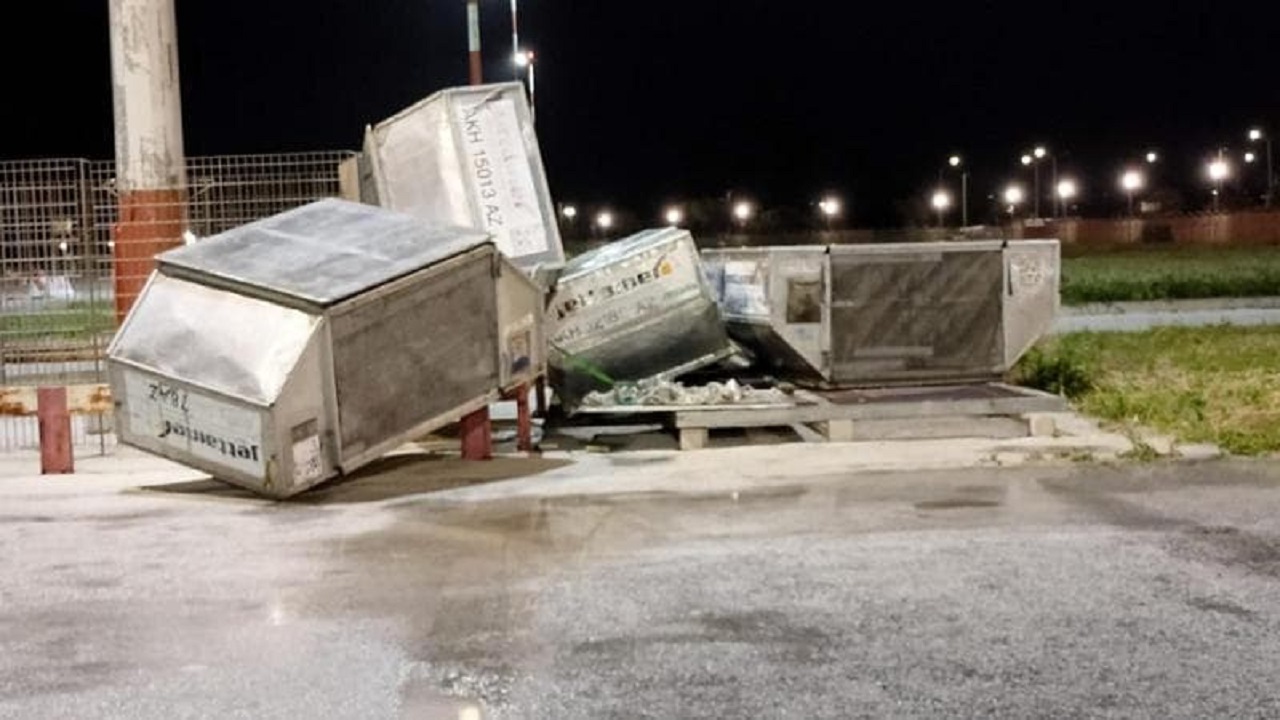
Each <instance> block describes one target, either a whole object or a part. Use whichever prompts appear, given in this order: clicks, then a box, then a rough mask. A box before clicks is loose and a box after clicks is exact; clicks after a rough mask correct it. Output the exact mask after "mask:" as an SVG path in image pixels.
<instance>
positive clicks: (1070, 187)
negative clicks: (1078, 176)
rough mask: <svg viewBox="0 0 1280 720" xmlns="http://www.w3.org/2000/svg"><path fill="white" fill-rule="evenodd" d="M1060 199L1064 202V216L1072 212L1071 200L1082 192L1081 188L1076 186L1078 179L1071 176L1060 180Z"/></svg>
mask: <svg viewBox="0 0 1280 720" xmlns="http://www.w3.org/2000/svg"><path fill="white" fill-rule="evenodd" d="M1057 190H1058V200H1059V201H1061V203H1062V214H1063V215H1064V216H1066V215H1069V214H1070V209H1071V208H1070V205H1071V201H1072V200H1074V199H1075V198H1076V196H1077V195H1079V194H1080V188H1079V187H1077V186H1076V181H1075V180H1072V179H1071V178H1063V179H1062V180H1061V181H1059V182H1058V188H1057Z"/></svg>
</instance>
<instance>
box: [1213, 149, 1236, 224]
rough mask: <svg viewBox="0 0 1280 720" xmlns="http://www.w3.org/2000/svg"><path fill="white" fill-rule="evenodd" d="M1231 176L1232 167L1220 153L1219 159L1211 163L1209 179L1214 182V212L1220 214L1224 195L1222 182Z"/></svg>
mask: <svg viewBox="0 0 1280 720" xmlns="http://www.w3.org/2000/svg"><path fill="white" fill-rule="evenodd" d="M1230 175H1231V166H1230V165H1228V164H1227V161H1226V160H1224V159H1223V158H1222V152H1221V151H1219V152H1218V159H1217V160H1214V161H1213V162H1211V163H1209V179H1210V180H1212V181H1213V211H1214V212H1218V207H1219V203H1220V202H1221V200H1220V196H1221V195H1222V181H1223V180H1226V179H1227V178H1228V177H1230Z"/></svg>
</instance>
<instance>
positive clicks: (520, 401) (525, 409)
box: [516, 385, 533, 452]
mask: <svg viewBox="0 0 1280 720" xmlns="http://www.w3.org/2000/svg"><path fill="white" fill-rule="evenodd" d="M516 449H517V450H519V451H520V452H533V416H532V414H530V412H529V386H528V385H521V386H520V387H519V388H517V389H516Z"/></svg>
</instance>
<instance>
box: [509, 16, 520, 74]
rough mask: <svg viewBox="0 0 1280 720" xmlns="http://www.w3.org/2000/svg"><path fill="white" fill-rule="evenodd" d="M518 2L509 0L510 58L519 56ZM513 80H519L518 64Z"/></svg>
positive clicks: (517, 64)
mask: <svg viewBox="0 0 1280 720" xmlns="http://www.w3.org/2000/svg"><path fill="white" fill-rule="evenodd" d="M517 2H518V0H511V57H512V58H516V57H519V56H520V11H519V9H517V7H516V5H517ZM515 79H516V80H519V79H520V68H519V62H517V63H516V71H515Z"/></svg>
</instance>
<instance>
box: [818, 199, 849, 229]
mask: <svg viewBox="0 0 1280 720" xmlns="http://www.w3.org/2000/svg"><path fill="white" fill-rule="evenodd" d="M843 209H844V208H843V206H842V203H841V202H840V198H838V197H835V196H834V195H828V196H826V197H824V198H822V199H821V200H819V201H818V212H820V213H822V220H823V222H824V223H825V224H826V226H827V230H831V223H832V221H834V220H835V219H836V218H838V217H840V213H841V212H842V211H843Z"/></svg>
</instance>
